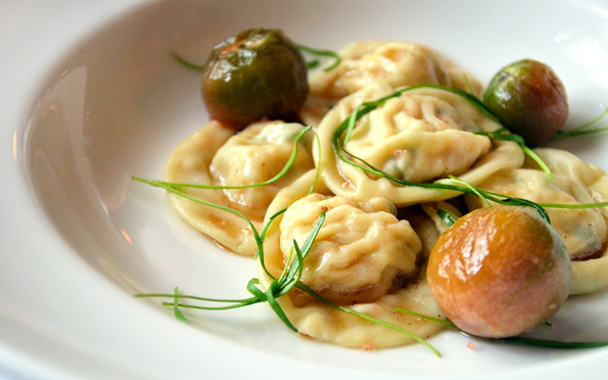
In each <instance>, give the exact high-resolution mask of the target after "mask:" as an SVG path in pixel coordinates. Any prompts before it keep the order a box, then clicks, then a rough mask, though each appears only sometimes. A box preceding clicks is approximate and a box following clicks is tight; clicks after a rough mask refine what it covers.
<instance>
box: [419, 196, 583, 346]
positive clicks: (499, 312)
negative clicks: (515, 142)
mask: <svg viewBox="0 0 608 380" xmlns="http://www.w3.org/2000/svg"><path fill="white" fill-rule="evenodd" d="M570 270H571V267H570V255H569V253H568V251H567V250H566V247H565V245H564V243H563V241H562V239H561V238H560V237H559V235H558V234H557V232H555V230H554V229H553V228H552V227H551V226H550V225H549V224H547V223H546V222H545V221H544V220H542V219H541V218H540V216H539V215H538V213H536V211H534V210H533V209H531V208H528V207H515V206H493V207H488V208H482V209H478V210H475V211H473V212H471V213H469V214H467V215H465V216H464V217H462V218H460V219H458V220H457V221H456V223H454V225H452V226H451V227H450V228H449V229H448V230H447V231H446V232H445V233H444V234H442V235H441V236H440V237H439V240H438V241H437V243H436V244H435V247H434V248H433V250H432V252H431V254H430V257H429V264H428V267H427V277H428V281H429V285H430V288H431V293H432V294H433V298H434V299H435V301H436V302H437V304H438V306H439V307H440V308H441V310H442V311H443V312H444V313H445V314H446V316H447V317H448V319H450V320H451V321H452V322H453V323H455V324H456V325H457V326H458V327H459V328H460V329H461V330H463V331H465V332H468V333H470V334H473V335H477V336H482V337H487V338H504V337H509V336H516V335H519V334H522V333H524V332H527V331H530V330H532V329H534V328H536V327H538V326H539V325H541V324H542V323H544V322H546V321H547V320H548V319H549V318H551V317H552V316H553V315H554V314H555V313H556V312H557V311H558V309H559V307H560V305H561V304H562V303H563V302H564V301H565V300H566V298H567V297H568V293H569V289H570V276H571V272H570Z"/></svg>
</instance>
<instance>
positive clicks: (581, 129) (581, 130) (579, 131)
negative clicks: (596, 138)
mask: <svg viewBox="0 0 608 380" xmlns="http://www.w3.org/2000/svg"><path fill="white" fill-rule="evenodd" d="M606 115H608V108H606V109H605V110H604V112H602V113H601V114H600V115H599V116H597V117H595V118H593V119H591V120H589V121H588V122H586V123H583V124H581V125H579V126H578V127H576V128H573V129H571V130H569V131H563V130H560V131H558V132H557V134H556V135H555V136H554V139H560V138H565V137H574V136H582V135H588V134H592V133H600V132H606V131H608V127H600V128H594V129H588V128H590V127H591V126H593V125H594V124H595V123H597V122H598V121H600V120H602V119H603V118H604V117H606Z"/></svg>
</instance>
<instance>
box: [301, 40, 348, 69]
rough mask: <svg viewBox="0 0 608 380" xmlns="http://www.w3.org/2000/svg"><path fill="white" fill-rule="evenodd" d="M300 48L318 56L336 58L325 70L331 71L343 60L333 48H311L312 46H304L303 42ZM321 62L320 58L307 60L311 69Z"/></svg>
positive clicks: (307, 64)
mask: <svg viewBox="0 0 608 380" xmlns="http://www.w3.org/2000/svg"><path fill="white" fill-rule="evenodd" d="M298 49H300V50H302V51H303V52H306V53H309V54H313V55H316V56H320V57H327V58H332V59H333V60H334V62H333V63H332V64H331V65H329V66H327V67H326V68H324V69H323V71H331V70H333V69H335V68H336V67H337V66H338V65H339V64H340V62H342V58H341V57H340V55H339V54H338V53H336V52H335V51H332V50H323V49H316V48H311V47H308V46H304V45H301V44H300V45H298ZM319 64H320V62H319V60H318V59H313V60H311V61H308V62H306V66H307V67H308V68H309V69H313V68H315V67H317V66H319Z"/></svg>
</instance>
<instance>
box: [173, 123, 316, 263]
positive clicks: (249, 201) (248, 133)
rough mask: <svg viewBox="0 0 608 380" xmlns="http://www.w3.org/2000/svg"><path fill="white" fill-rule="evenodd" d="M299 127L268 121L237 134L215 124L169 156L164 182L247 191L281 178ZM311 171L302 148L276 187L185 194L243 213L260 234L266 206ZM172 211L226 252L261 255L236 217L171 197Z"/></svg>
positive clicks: (183, 199)
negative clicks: (283, 188)
mask: <svg viewBox="0 0 608 380" xmlns="http://www.w3.org/2000/svg"><path fill="white" fill-rule="evenodd" d="M302 128H303V126H302V125H301V124H297V123H284V122H281V121H269V122H260V123H256V124H252V125H251V126H249V127H247V128H246V129H245V130H243V131H242V132H241V133H239V134H234V132H233V131H232V130H230V129H227V128H224V127H223V126H222V125H221V124H220V123H219V122H216V121H212V122H210V123H209V124H207V125H205V126H204V127H202V128H201V129H200V130H199V131H197V132H196V133H194V134H193V135H192V136H190V137H189V138H188V139H186V140H185V141H184V142H183V143H182V144H180V145H179V146H178V147H177V148H176V149H175V150H174V151H173V153H172V154H171V156H170V157H169V160H168V162H167V165H166V167H165V180H166V181H169V182H175V183H188V184H198V185H215V186H236V187H238V186H248V185H253V184H257V183H260V182H264V181H267V180H269V179H271V178H273V177H274V176H275V175H277V174H278V173H279V172H280V170H281V169H282V168H283V166H284V165H285V164H286V163H287V161H288V159H289V157H290V156H291V154H292V149H293V141H294V137H295V136H296V134H297V133H298V132H299V131H300V130H301V129H302ZM312 167H313V162H312V158H311V155H310V153H309V148H307V146H306V144H305V143H303V142H301V147H300V149H299V150H298V155H297V156H296V160H295V162H294V164H293V166H292V167H291V168H290V169H289V171H288V172H287V174H286V175H284V176H282V177H281V178H280V179H279V180H277V181H276V182H273V183H271V184H269V185H266V186H263V187H251V188H245V189H226V190H219V191H218V190H215V189H195V188H188V189H185V192H186V193H187V194H189V195H190V196H193V197H196V198H199V199H201V200H203V201H206V202H210V203H214V204H217V205H220V206H224V207H230V208H232V209H235V210H238V211H241V212H242V213H243V214H244V215H245V216H247V218H249V219H250V221H251V222H252V224H253V225H254V226H255V228H256V229H257V230H258V231H259V230H261V228H262V220H263V218H264V215H265V213H266V209H267V208H268V205H269V204H270V202H271V201H272V199H273V198H274V196H275V194H276V193H277V192H278V191H279V189H280V188H281V187H283V186H285V185H287V184H289V183H290V182H292V181H293V180H294V179H295V178H297V177H299V176H301V175H302V174H303V173H305V172H306V171H308V170H309V169H310V168H312ZM170 201H171V205H172V206H173V208H174V210H175V211H176V212H177V213H178V214H179V215H180V216H181V217H182V218H184V219H185V220H186V221H187V222H188V223H190V224H191V225H193V226H194V227H195V228H197V229H198V230H200V231H202V232H203V233H205V234H206V235H208V236H210V237H211V238H213V239H214V240H215V241H217V242H218V243H219V244H221V245H223V246H225V247H227V248H228V249H230V250H232V251H234V252H236V253H239V254H242V255H248V256H252V255H254V254H255V251H256V249H257V246H256V243H255V239H254V235H253V233H252V231H251V228H250V226H249V224H248V223H247V222H246V221H245V220H244V219H242V218H241V217H239V216H237V215H235V214H234V213H231V212H228V211H225V210H219V209H217V208H213V207H210V206H207V205H203V204H199V203H195V202H192V201H191V200H189V199H186V198H183V197H180V196H177V195H174V194H170Z"/></svg>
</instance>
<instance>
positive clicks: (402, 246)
mask: <svg viewBox="0 0 608 380" xmlns="http://www.w3.org/2000/svg"><path fill="white" fill-rule="evenodd" d="M315 174H316V173H315V172H314V171H311V172H309V173H308V174H307V175H305V176H303V177H302V178H300V179H298V180H297V181H296V182H294V183H293V184H291V185H290V186H288V187H285V188H284V189H282V190H281V191H280V192H279V193H278V194H277V196H276V198H275V199H274V201H273V202H272V203H271V205H270V207H269V209H268V213H267V218H268V217H269V216H270V215H274V213H276V212H277V211H279V210H282V209H284V208H288V209H287V211H286V212H285V214H284V215H282V216H280V217H278V218H277V219H276V220H274V222H273V223H272V224H271V225H270V227H269V228H268V232H267V235H266V239H265V241H264V256H263V258H261V260H263V262H262V261H259V262H258V276H259V278H260V281H261V283H262V285H263V286H265V287H268V286H269V285H270V283H271V282H272V280H273V277H275V278H276V277H278V276H280V274H281V273H282V272H283V270H284V268H285V265H287V264H288V263H290V262H292V260H293V255H292V254H290V253H289V252H290V251H291V244H292V243H290V241H293V239H295V240H296V241H298V245H300V244H302V240H303V239H305V238H306V237H307V236H308V233H309V231H310V230H311V229H312V226H313V224H314V223H315V221H316V219H317V218H318V217H319V216H320V214H321V210H326V213H327V214H326V220H325V222H324V224H323V225H322V226H321V230H320V232H319V235H318V237H317V239H315V242H314V245H313V247H312V248H311V252H310V253H309V255H311V256H310V257H308V256H307V257H306V258H305V259H304V263H305V272H304V274H303V276H302V282H303V283H305V284H307V285H308V286H310V287H312V288H313V289H314V290H317V291H318V292H319V293H321V294H323V295H324V296H325V297H329V298H330V300H331V301H334V302H335V303H338V304H344V305H347V306H348V307H349V308H351V309H353V310H356V311H358V312H360V313H364V314H366V315H369V316H371V317H374V318H378V319H381V320H383V321H386V322H389V323H393V324H395V325H398V326H401V327H404V328H407V329H408V330H410V331H412V332H414V333H416V334H418V335H420V336H428V335H430V334H432V333H434V332H436V331H437V330H439V329H440V328H441V325H440V324H438V323H435V322H431V321H427V320H424V319H421V318H417V317H414V316H411V315H408V314H403V313H400V312H398V311H396V310H394V308H395V307H397V308H402V309H406V310H411V311H415V312H418V313H420V314H426V315H432V316H439V317H442V316H443V314H442V313H441V311H440V310H439V308H438V307H437V305H436V304H435V302H434V301H433V298H432V296H431V294H430V290H429V288H428V284H427V282H426V276H425V275H424V269H423V268H422V267H420V265H421V264H420V262H419V260H418V256H419V255H420V252H421V248H422V241H421V240H420V239H419V237H418V236H417V234H416V233H415V232H414V230H413V229H412V227H411V226H410V224H409V223H408V222H407V221H405V220H401V221H398V220H397V218H396V217H395V215H394V214H393V213H392V212H393V211H394V210H393V207H392V205H391V204H390V203H388V202H387V201H386V200H383V199H380V198H376V199H373V200H369V201H367V202H354V201H352V200H347V199H345V198H342V197H339V196H335V195H332V194H331V192H330V191H329V190H328V189H327V188H326V187H325V185H324V184H323V183H321V182H319V183H318V184H317V186H316V188H315V189H314V191H315V192H314V193H313V194H311V195H307V194H308V191H309V189H310V188H311V184H312V183H313V180H314V178H315ZM294 215H297V218H296V217H295V216H294ZM340 224H341V225H342V226H340ZM347 224H350V225H353V226H352V228H351V227H345V226H346V225H347ZM324 229H325V230H324ZM337 229H339V230H340V231H339V233H337V234H336V232H338V231H337ZM395 234H397V235H398V236H395ZM391 240H393V241H392V242H391ZM342 242H344V243H345V244H346V246H345V247H340V245H341V243H342ZM378 256H379V257H378ZM309 258H312V260H310V261H308V260H309ZM262 264H263V265H262ZM266 271H268V272H270V274H271V275H272V277H271V276H269V275H268V274H267V273H266ZM385 272H388V274H386V273H385ZM401 276H403V277H404V278H403V279H399V277H401ZM374 277H380V278H381V280H380V282H378V283H377V284H375V285H373V286H372V287H371V288H369V289H367V286H366V283H367V281H368V280H370V279H372V278H374ZM357 280H360V281H361V282H359V281H357ZM395 280H397V281H395ZM277 301H278V302H279V303H280V305H281V307H282V309H283V311H284V312H285V314H286V315H287V317H288V318H289V320H290V321H291V323H292V324H293V325H294V326H296V328H297V329H298V331H299V332H300V334H304V335H307V336H310V337H312V338H315V339H318V340H321V341H325V342H330V343H334V344H337V345H341V346H346V347H357V348H364V349H375V348H381V347H391V346H396V345H402V344H406V343H409V342H412V341H413V339H412V338H411V337H409V336H407V335H404V334H397V333H395V332H394V331H392V330H390V329H387V328H385V327H383V326H380V325H376V324H371V323H369V322H367V321H364V320H362V319H359V318H357V317H355V316H352V315H349V314H346V313H343V312H341V311H339V310H336V309H334V308H332V307H331V306H328V305H326V304H325V303H323V302H319V301H317V300H315V299H313V298H312V297H310V296H309V295H307V294H305V293H303V292H302V291H291V292H289V293H288V294H287V295H286V296H285V297H281V298H279V299H278V300H277Z"/></svg>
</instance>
